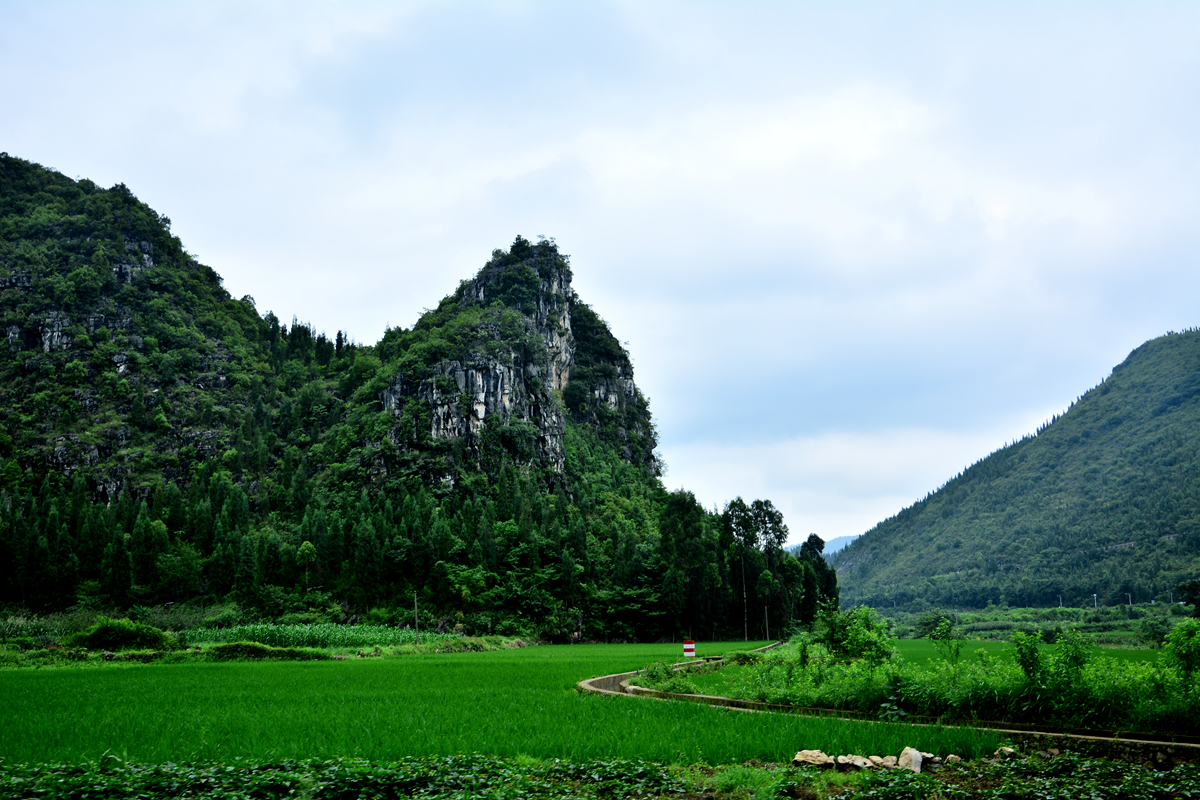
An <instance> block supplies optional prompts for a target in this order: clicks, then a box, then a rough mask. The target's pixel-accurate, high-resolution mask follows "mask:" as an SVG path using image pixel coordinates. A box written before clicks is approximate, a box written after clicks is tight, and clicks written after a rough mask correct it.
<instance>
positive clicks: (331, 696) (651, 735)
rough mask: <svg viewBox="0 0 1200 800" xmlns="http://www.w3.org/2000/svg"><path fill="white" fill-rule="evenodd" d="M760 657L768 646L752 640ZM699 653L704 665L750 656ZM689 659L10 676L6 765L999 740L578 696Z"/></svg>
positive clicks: (634, 652)
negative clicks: (618, 676) (602, 679)
mask: <svg viewBox="0 0 1200 800" xmlns="http://www.w3.org/2000/svg"><path fill="white" fill-rule="evenodd" d="M750 646H754V645H753V644H751V645H750ZM746 647H747V645H746V644H745V643H742V642H736V643H728V644H724V645H720V644H705V645H701V655H715V654H718V653H721V652H726V651H729V650H740V649H745V648H746ZM657 660H662V661H678V660H680V646H679V645H677V644H675V645H572V646H557V647H530V648H524V649H515V650H501V651H495V652H482V653H453V654H441V655H405V656H392V657H382V658H365V659H351V660H347V661H317V662H234V663H181V664H128V665H120V666H118V665H113V664H108V665H104V666H87V667H57V668H48V669H40V670H32V669H13V670H4V671H0V698H3V703H2V704H0V758H2V759H4V760H6V761H8V762H9V763H13V762H26V761H28V762H46V761H71V762H79V761H83V760H94V759H98V758H100V757H101V756H103V755H104V754H105V753H109V754H112V755H116V756H118V757H120V758H121V759H125V760H132V761H137V762H142V763H163V762H168V761H224V760H229V759H234V758H248V759H255V760H261V761H266V760H278V759H313V758H322V759H323V758H335V757H356V758H366V759H371V760H375V761H386V760H394V759H398V758H402V757H406V756H430V755H449V754H454V753H474V752H478V753H488V754H493V755H500V756H531V757H534V758H563V759H569V760H571V761H583V760H587V759H596V758H614V757H617V758H631V759H649V760H654V761H660V762H665V763H676V764H694V763H700V764H731V763H741V762H744V761H747V760H749V759H758V760H760V761H765V762H781V761H787V760H789V759H790V758H791V756H792V755H793V754H794V753H795V752H796V751H797V750H799V749H806V748H816V749H821V750H824V751H825V752H827V753H835V754H836V753H849V752H856V753H865V754H875V753H879V754H889V753H899V752H900V750H901V749H902V748H903V747H905V746H913V747H917V748H918V749H921V750H927V751H931V752H935V753H941V754H947V753H950V752H954V753H957V754H959V755H961V756H964V757H968V758H970V757H974V756H978V755H983V754H987V753H990V752H992V751H993V750H994V749H995V748H996V747H997V746H998V745H999V744H1000V743H1001V740H1000V737H999V736H997V735H996V734H992V733H988V732H980V731H974V730H966V729H944V728H923V727H917V726H910V725H903V724H884V723H868V722H842V721H837V720H831V719H818V718H812V717H801V716H794V715H786V714H774V713H772V714H761V713H747V712H739V711H730V710H723V709H714V708H709V707H706V706H698V705H691V704H686V703H675V702H663V701H655V700H648V699H644V698H633V697H601V696H594V695H581V694H578V693H577V692H576V691H575V689H574V686H575V684H576V683H577V682H578V681H579V680H582V679H584V678H589V677H594V676H597V675H604V674H609V673H614V672H622V671H627V670H632V669H638V668H640V667H642V666H644V665H646V664H647V663H650V662H653V661H657Z"/></svg>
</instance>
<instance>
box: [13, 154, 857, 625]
mask: <svg viewBox="0 0 1200 800" xmlns="http://www.w3.org/2000/svg"><path fill="white" fill-rule="evenodd" d="M571 278H572V274H571V268H570V264H569V259H568V258H567V256H565V255H563V254H562V253H560V252H559V250H558V247H557V245H556V244H555V242H554V241H553V240H546V239H543V240H541V241H538V242H537V243H533V242H529V241H527V240H525V239H523V238H521V237H517V238H516V240H515V241H514V242H513V243H512V245H511V246H510V247H509V248H508V249H507V250H495V251H493V253H492V254H491V258H490V259H489V260H488V261H487V263H486V264H485V265H484V266H483V268H482V269H481V270H480V271H479V272H478V274H477V275H475V277H474V278H473V279H471V280H468V281H464V282H463V283H461V284H460V285H459V287H458V289H457V290H456V291H455V292H454V293H453V294H451V295H449V296H447V297H445V298H444V299H443V300H442V301H441V302H440V303H439V304H438V305H437V307H436V308H434V309H433V310H431V311H428V312H426V313H425V314H423V315H422V316H421V318H420V319H419V320H417V322H416V323H415V324H414V325H413V326H412V327H411V328H395V329H391V330H388V331H387V332H386V333H385V334H384V336H383V338H382V339H381V340H380V341H379V342H378V343H376V344H375V345H370V346H368V345H362V344H358V343H355V342H352V341H349V340H348V338H347V336H346V335H345V334H343V333H342V332H340V331H339V332H337V333H335V334H334V335H333V336H332V337H329V336H326V335H325V334H324V333H318V332H317V331H315V330H313V328H312V326H310V325H307V324H304V323H301V322H298V321H296V320H295V319H294V318H293V319H292V321H291V324H290V325H288V324H285V323H283V322H282V321H281V320H280V319H278V318H277V317H276V316H275V315H274V314H272V313H267V314H266V315H260V314H259V313H258V312H257V310H256V309H255V304H254V301H253V300H252V299H251V298H249V297H244V298H242V299H241V300H237V299H234V298H232V297H230V296H229V294H228V292H226V291H225V289H224V288H223V287H222V285H221V279H220V277H219V276H218V275H217V273H216V272H214V271H213V270H212V269H210V268H209V267H207V266H204V265H202V264H200V263H198V262H197V261H196V260H195V259H194V258H193V257H192V256H191V255H189V254H188V252H187V251H186V250H185V249H184V247H183V245H182V243H181V242H180V241H179V239H178V238H176V237H174V236H173V235H172V234H171V232H170V221H169V220H168V219H167V218H165V217H161V216H159V215H158V214H157V213H155V212H154V211H153V210H151V209H150V208H148V207H147V206H145V205H144V204H143V203H141V202H139V201H138V200H137V199H136V197H134V195H133V194H132V193H131V192H130V191H129V190H128V189H127V188H126V187H125V186H123V185H118V186H114V187H113V188H111V189H101V188H100V187H98V186H96V185H95V184H93V183H91V182H90V181H87V180H82V181H73V180H70V179H68V178H66V177H64V176H62V175H60V174H58V173H56V172H53V171H50V170H47V169H44V168H42V167H40V166H38V165H36V164H32V163H29V162H27V161H23V160H21V159H18V158H13V157H10V156H8V155H7V154H0V322H2V324H3V326H4V329H5V331H6V334H7V341H6V346H5V348H4V349H3V351H2V352H0V418H2V419H3V420H4V424H3V431H2V432H0V603H2V604H9V605H22V606H27V607H29V608H32V609H35V610H44V609H60V608H66V607H70V606H79V605H82V606H92V607H96V606H101V607H115V608H118V609H123V608H127V607H129V606H130V605H151V604H156V603H164V602H187V601H193V602H199V603H219V602H228V601H230V600H236V602H237V603H238V604H239V605H240V607H241V608H242V609H243V611H244V612H245V613H248V614H257V615H260V616H267V617H276V618H278V617H281V616H285V615H289V614H290V615H292V616H293V617H294V618H302V617H306V615H307V618H313V617H320V616H324V617H328V616H330V615H331V614H332V615H333V616H337V617H342V616H346V617H352V616H354V615H362V614H365V613H367V612H369V611H371V612H372V614H373V616H374V617H375V618H380V619H382V618H394V617H395V614H397V613H399V612H397V611H396V609H407V608H410V607H411V603H412V600H413V595H414V594H416V595H417V596H418V599H419V600H420V601H421V603H422V607H423V608H426V609H430V610H432V611H433V612H434V613H435V614H437V615H438V616H440V617H441V618H442V619H443V620H448V621H449V623H450V624H456V623H457V624H461V625H462V626H463V628H464V630H468V631H478V632H488V631H497V632H504V631H522V632H536V633H538V634H540V635H543V636H546V637H549V638H555V639H569V638H580V637H582V638H625V639H631V638H639V639H654V638H661V637H669V636H675V635H678V634H681V633H692V634H693V635H696V636H701V635H705V636H712V635H720V634H721V633H725V634H730V633H734V632H737V633H746V634H750V633H754V634H757V633H758V632H759V631H762V630H763V628H764V627H765V626H766V625H767V624H770V625H771V626H772V630H776V629H777V628H776V627H775V626H781V625H782V624H787V623H796V622H802V621H806V620H811V618H812V615H813V613H814V612H815V608H816V604H817V603H818V602H819V601H820V600H821V599H823V598H829V597H836V593H837V588H836V576H835V574H834V573H833V572H832V570H830V569H829V568H828V567H827V566H826V565H825V562H824V560H823V559H822V558H821V556H820V541H819V540H816V541H815V542H813V543H811V544H810V546H809V547H808V548H807V549H806V550H805V551H803V552H802V553H801V554H800V557H799V559H797V558H796V557H794V556H792V555H791V554H788V553H785V552H784V550H783V547H782V545H783V543H784V542H785V541H786V527H785V526H783V522H782V518H781V517H780V516H779V514H778V512H777V511H776V510H775V509H774V507H773V506H771V504H770V503H769V501H755V502H754V503H750V504H747V503H743V502H742V501H741V500H740V499H739V500H737V501H734V502H733V503H731V504H729V506H728V507H727V509H726V510H725V512H724V513H723V514H713V513H709V512H706V511H705V510H704V509H703V508H702V507H701V506H700V504H699V503H698V502H697V501H696V499H695V497H693V496H692V495H691V494H690V493H688V492H684V491H679V492H674V493H668V492H666V491H665V490H664V489H663V487H662V485H661V483H660V482H659V480H658V474H659V462H658V459H657V456H656V455H655V451H654V448H655V430H654V426H653V422H652V419H651V416H650V412H649V406H648V403H647V401H646V398H645V397H644V396H643V395H642V394H641V392H640V391H639V390H638V388H637V386H636V384H635V383H634V380H633V369H632V365H631V363H630V360H629V356H628V354H627V353H626V352H625V351H624V349H623V348H622V347H621V345H620V344H619V342H618V341H617V339H616V338H615V337H614V336H613V335H612V333H611V331H610V330H609V328H608V326H607V325H606V324H605V322H604V321H603V320H602V319H601V318H600V317H599V316H598V315H597V314H596V313H595V312H594V311H593V310H592V309H591V308H590V307H589V306H587V305H586V304H585V303H583V302H582V301H581V300H580V299H579V297H578V296H577V295H576V294H575V292H574V291H573V290H572V288H571ZM335 608H340V609H341V611H333V609H335ZM372 610H374V611H372ZM764 632H765V631H764Z"/></svg>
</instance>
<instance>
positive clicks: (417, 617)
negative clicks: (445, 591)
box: [413, 592, 421, 644]
mask: <svg viewBox="0 0 1200 800" xmlns="http://www.w3.org/2000/svg"><path fill="white" fill-rule="evenodd" d="M413 627H414V628H416V629H417V644H420V643H421V615H420V614H419V613H417V593H416V592H413Z"/></svg>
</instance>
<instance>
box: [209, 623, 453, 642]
mask: <svg viewBox="0 0 1200 800" xmlns="http://www.w3.org/2000/svg"><path fill="white" fill-rule="evenodd" d="M187 638H188V641H189V642H258V643H259V644H266V645H271V646H272V647H375V646H379V647H395V646H397V645H402V644H414V643H415V642H416V638H417V633H416V631H414V630H412V629H411V628H389V627H386V626H383V625H335V624H333V623H331V622H329V623H323V624H309V625H272V624H270V623H265V622H260V623H254V624H250V625H233V626H231V627H228V628H195V629H193V630H190V631H188V632H187ZM458 638H461V637H459V636H458V635H457V634H452V633H441V634H439V633H427V632H425V631H421V644H422V645H427V644H436V643H438V642H443V641H446V640H447V639H458Z"/></svg>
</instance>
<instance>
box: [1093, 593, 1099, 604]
mask: <svg viewBox="0 0 1200 800" xmlns="http://www.w3.org/2000/svg"><path fill="white" fill-rule="evenodd" d="M1092 607H1093V608H1100V602H1099V601H1098V600H1097V599H1096V593H1095V592H1092Z"/></svg>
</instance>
